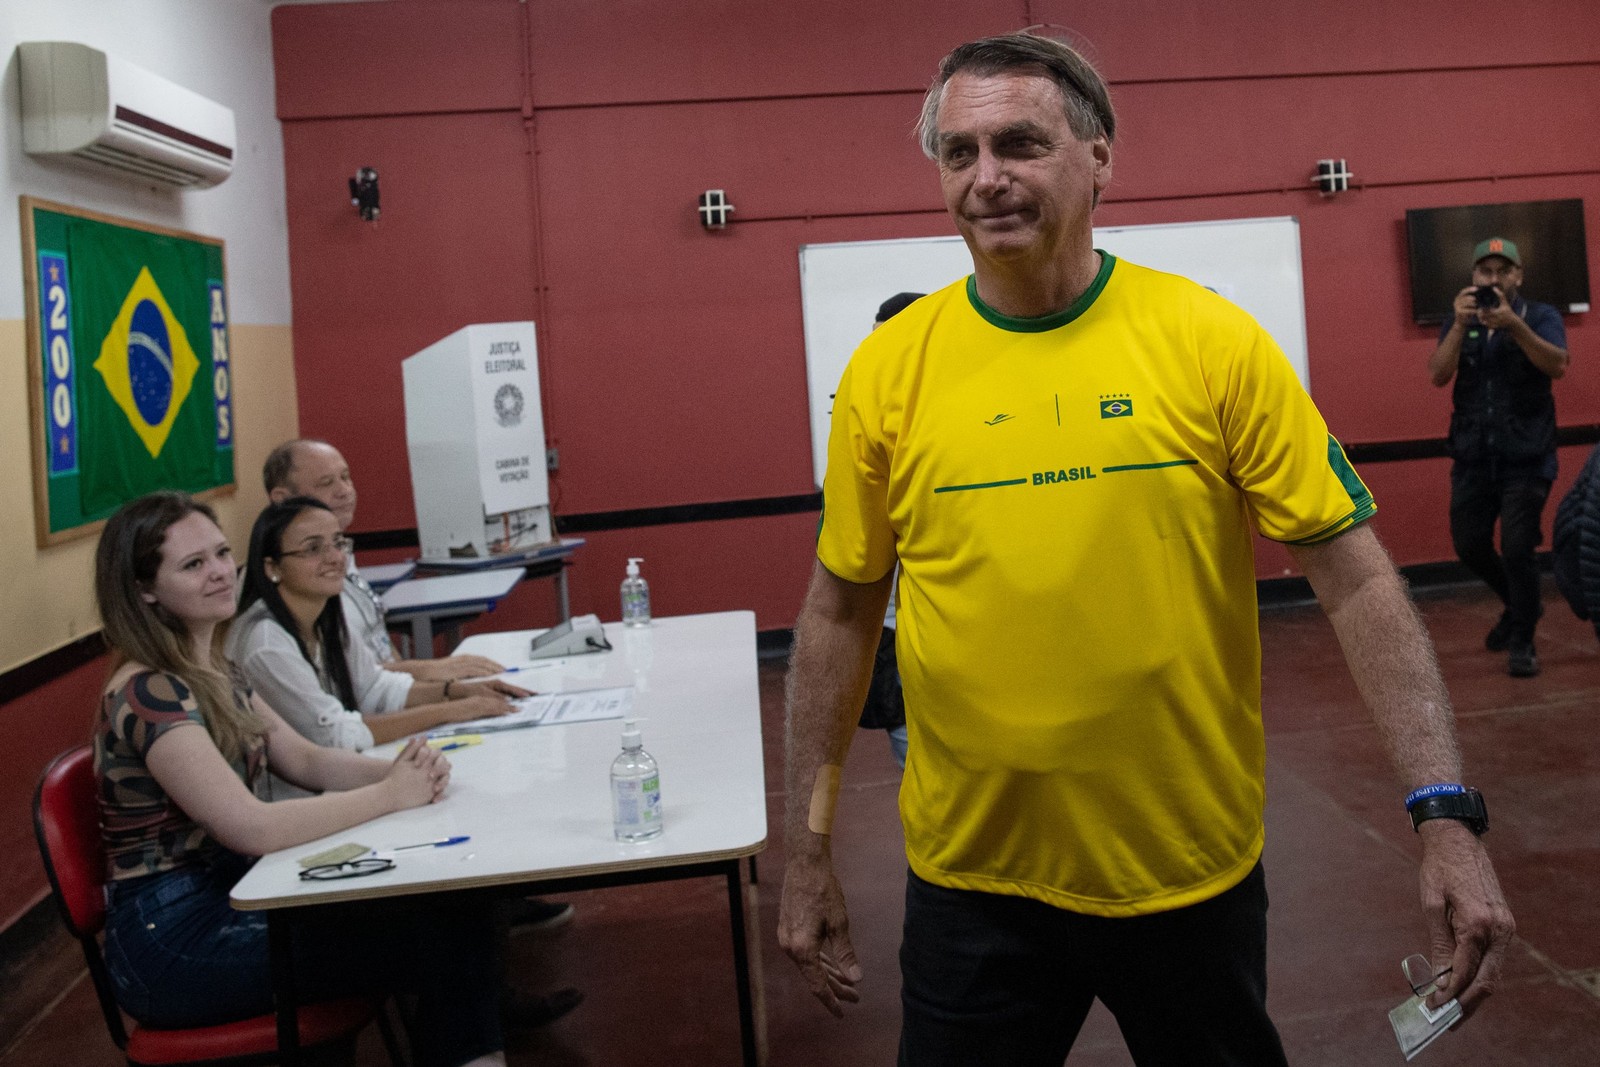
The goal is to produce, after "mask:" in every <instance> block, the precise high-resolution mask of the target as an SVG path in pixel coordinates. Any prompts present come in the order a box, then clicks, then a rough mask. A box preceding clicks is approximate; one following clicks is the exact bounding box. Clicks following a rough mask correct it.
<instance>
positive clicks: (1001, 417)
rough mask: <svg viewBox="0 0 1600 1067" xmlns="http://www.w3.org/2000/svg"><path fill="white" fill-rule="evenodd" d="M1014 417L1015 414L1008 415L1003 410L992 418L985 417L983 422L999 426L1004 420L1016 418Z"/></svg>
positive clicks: (986, 424) (987, 424)
mask: <svg viewBox="0 0 1600 1067" xmlns="http://www.w3.org/2000/svg"><path fill="white" fill-rule="evenodd" d="M1014 418H1016V416H1015V415H1007V414H1006V413H1005V412H1003V411H1002V412H1001V413H1000V414H998V415H996V416H995V417H994V418H992V419H984V420H983V424H984V425H985V426H998V425H1000V424H1001V423H1002V422H1005V421H1006V420H1008V419H1014Z"/></svg>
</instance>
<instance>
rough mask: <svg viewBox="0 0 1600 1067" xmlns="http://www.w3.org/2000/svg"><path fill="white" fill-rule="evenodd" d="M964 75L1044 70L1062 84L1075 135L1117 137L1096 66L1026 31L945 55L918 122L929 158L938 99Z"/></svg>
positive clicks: (934, 155)
mask: <svg viewBox="0 0 1600 1067" xmlns="http://www.w3.org/2000/svg"><path fill="white" fill-rule="evenodd" d="M963 73H964V74H971V75H974V76H976V77H980V78H988V77H993V76H994V75H996V74H1011V73H1016V74H1041V75H1043V76H1044V77H1047V78H1049V79H1050V80H1051V81H1053V82H1055V83H1056V85H1057V87H1058V88H1060V90H1061V100H1062V103H1063V104H1064V105H1065V107H1066V112H1067V125H1068V126H1069V127H1071V129H1072V135H1073V136H1074V137H1076V138H1078V140H1080V141H1090V140H1093V139H1094V138H1096V137H1098V136H1100V135H1101V134H1104V135H1105V138H1106V141H1107V143H1110V142H1113V141H1115V140H1116V139H1117V116H1116V112H1114V111H1112V110H1111V94H1110V93H1109V92H1108V91H1107V89H1106V83H1105V79H1104V78H1102V77H1100V72H1099V71H1097V70H1095V69H1094V65H1093V64H1091V63H1090V62H1089V61H1088V60H1087V59H1084V58H1083V56H1081V55H1079V54H1078V53H1077V52H1076V51H1074V50H1073V49H1072V48H1070V47H1069V46H1067V45H1065V44H1063V43H1062V42H1060V41H1057V40H1055V39H1053V38H1050V37H1041V36H1039V35H1038V34H1034V33H1027V32H1025V31H1024V32H1022V33H1007V34H1003V35H1002V36H999V37H985V38H984V39H983V40H981V41H971V42H968V43H967V44H964V45H962V46H961V47H959V48H957V49H956V50H955V51H954V52H951V53H950V54H949V55H947V56H945V57H944V60H943V62H941V63H940V64H939V74H938V76H937V77H935V78H934V79H933V86H932V87H931V88H930V89H929V90H928V95H927V98H926V99H925V100H923V102H922V118H921V119H920V120H919V121H918V122H917V136H918V138H919V139H920V140H921V141H922V151H923V152H925V153H926V154H927V156H928V158H929V159H932V160H935V161H937V160H938V158H939V103H940V101H942V100H943V99H944V86H945V83H946V82H948V81H949V80H950V79H951V78H953V77H954V76H955V75H957V74H963Z"/></svg>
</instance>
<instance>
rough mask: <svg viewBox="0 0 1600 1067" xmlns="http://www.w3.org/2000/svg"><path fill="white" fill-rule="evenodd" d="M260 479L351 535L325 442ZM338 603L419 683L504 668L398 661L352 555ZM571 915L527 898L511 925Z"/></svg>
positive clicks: (274, 497) (293, 452) (304, 448)
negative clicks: (319, 506) (305, 501)
mask: <svg viewBox="0 0 1600 1067" xmlns="http://www.w3.org/2000/svg"><path fill="white" fill-rule="evenodd" d="M261 481H262V483H263V484H264V485H265V486H266V489H267V497H268V499H270V500H271V501H272V502H273V503H274V504H276V503H281V502H282V501H284V500H287V499H289V498H290V497H296V496H308V497H311V498H312V499H313V500H320V501H322V502H323V503H324V504H326V505H328V509H329V510H330V511H332V512H333V514H334V517H335V518H337V519H338V520H339V532H340V533H346V532H348V531H349V529H350V526H351V524H352V523H354V522H355V518H356V483H355V479H353V478H352V477H351V476H350V464H348V463H346V462H345V461H344V457H343V456H342V455H340V454H339V450H338V449H337V448H334V447H333V446H332V445H330V444H328V442H326V441H318V440H314V439H311V438H297V439H295V440H293V441H285V442H284V443H283V444H281V445H279V446H278V447H277V448H274V449H273V450H272V451H271V452H269V453H268V454H267V459H266V462H265V463H263V464H262V465H261ZM340 600H341V606H342V607H343V608H344V624H345V628H346V630H348V631H349V634H350V640H351V641H352V642H355V641H362V642H365V643H366V645H367V647H369V648H370V649H371V650H372V652H373V655H375V656H377V658H378V662H379V663H380V664H382V665H383V669H384V670H388V671H401V672H403V673H405V674H409V675H411V676H412V677H413V678H415V679H416V680H417V681H419V682H448V681H454V680H456V679H461V678H482V677H485V676H487V675H491V674H499V673H500V672H501V671H503V670H504V669H505V667H504V666H503V665H501V664H499V663H496V662H495V661H494V660H492V659H489V658H487V657H485V656H446V657H444V658H443V659H398V658H397V657H396V656H395V652H394V645H393V644H392V643H391V642H390V640H389V630H388V628H387V627H385V626H384V624H383V602H382V601H380V600H379V599H378V594H377V593H375V592H374V591H373V589H372V586H370V585H368V584H367V582H366V579H364V578H362V577H361V574H360V572H359V571H358V570H357V569H356V558H355V555H354V554H353V553H352V554H350V555H348V556H347V557H346V566H345V581H344V592H343V593H342V594H341V597H340ZM418 651H421V650H418ZM428 651H430V652H431V651H432V649H429V650H428ZM572 915H573V908H572V905H571V904H565V903H561V902H558V901H550V900H544V899H542V898H540V897H528V898H526V899H525V900H521V901H518V903H517V905H516V907H515V909H514V911H513V913H512V915H511V917H510V921H511V925H512V926H513V927H515V928H517V929H519V930H552V929H555V928H556V927H559V926H564V925H566V924H567V923H568V922H570V921H571V920H572Z"/></svg>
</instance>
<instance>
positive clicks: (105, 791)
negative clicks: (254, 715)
mask: <svg viewBox="0 0 1600 1067" xmlns="http://www.w3.org/2000/svg"><path fill="white" fill-rule="evenodd" d="M233 697H234V700H235V701H238V702H239V703H240V704H243V705H248V703H249V699H250V694H249V691H248V690H246V689H244V688H242V687H240V686H238V685H237V684H235V686H234V691H233ZM189 722H193V723H196V724H198V725H199V726H200V728H201V729H205V719H204V717H203V716H202V715H201V713H200V706H199V704H198V703H196V701H195V698H194V695H193V694H192V693H191V692H190V691H189V687H188V686H187V685H185V684H184V683H183V680H182V679H181V678H179V677H177V676H176V675H173V674H167V673H165V672H163V671H149V670H147V671H140V672H139V673H137V674H135V675H133V676H132V677H130V678H129V679H128V680H127V681H126V682H124V683H123V684H122V685H121V686H120V687H118V688H117V689H115V690H113V691H111V692H109V693H107V694H106V695H105V697H104V698H103V699H102V700H101V703H100V717H99V719H98V721H97V722H96V724H95V737H94V766H95V771H96V773H97V775H98V777H99V781H100V828H101V832H102V834H103V835H104V839H105V850H106V874H107V877H109V878H110V879H111V880H113V881H116V880H119V879H124V878H139V877H142V876H143V875H147V874H157V873H159V872H161V871H170V870H174V869H176V868H178V867H184V866H188V865H190V864H199V863H205V862H207V861H208V860H209V858H210V857H211V856H212V854H213V853H215V852H216V850H218V849H220V848H221V847H222V846H221V845H220V844H218V843H217V842H216V841H215V840H213V839H212V838H211V837H210V836H209V835H207V833H206V832H205V830H203V829H201V827H200V826H199V825H197V824H196V823H195V821H194V820H193V819H191V818H189V816H188V815H186V814H184V812H183V809H182V808H179V807H178V805H177V804H175V803H173V801H172V799H171V798H170V797H168V796H167V794H166V791H165V790H163V789H162V788H161V786H160V785H159V784H158V783H157V782H156V780H155V778H154V777H153V776H152V775H151V774H150V771H149V770H148V769H147V768H146V767H145V762H144V760H145V755H146V754H147V753H149V751H150V746H151V745H152V744H154V743H155V740H156V738H158V737H160V736H161V735H162V734H164V733H166V732H167V731H168V730H171V729H172V728H174V727H176V726H181V725H183V724H184V723H189ZM265 757H266V741H265V739H264V738H258V739H256V741H255V743H254V745H253V746H252V747H251V749H250V751H249V752H247V753H246V755H245V757H244V758H243V759H241V760H238V761H235V762H234V764H233V769H234V771H235V773H237V774H238V775H239V777H240V779H241V780H243V781H244V783H245V785H246V786H247V787H248V788H249V789H250V790H251V791H252V792H253V793H255V794H256V795H257V796H263V791H264V790H265V788H266V778H267V776H266V775H265V774H263V773H262V771H263V770H264V769H265V767H266V758H265ZM263 799H265V797H264V796H263Z"/></svg>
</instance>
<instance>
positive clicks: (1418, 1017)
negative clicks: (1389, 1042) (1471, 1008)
mask: <svg viewBox="0 0 1600 1067" xmlns="http://www.w3.org/2000/svg"><path fill="white" fill-rule="evenodd" d="M1459 1018H1461V1005H1460V1003H1459V1002H1457V1001H1454V1000H1451V1001H1447V1002H1446V1003H1444V1004H1441V1005H1440V1006H1439V1008H1438V1009H1437V1010H1435V1009H1433V1008H1430V1007H1428V1003H1427V1001H1426V1000H1425V999H1424V998H1422V997H1419V996H1415V995H1413V996H1412V997H1411V998H1410V999H1408V1000H1407V1001H1406V1002H1405V1003H1404V1004H1401V1005H1400V1006H1399V1007H1397V1008H1395V1009H1394V1010H1392V1011H1390V1012H1389V1024H1390V1025H1391V1026H1393V1027H1394V1036H1395V1040H1396V1041H1398V1042H1400V1051H1401V1052H1403V1053H1405V1057H1406V1062H1408V1063H1409V1062H1410V1061H1412V1060H1414V1059H1416V1058H1417V1055H1418V1054H1419V1053H1420V1052H1421V1051H1422V1050H1423V1049H1425V1048H1427V1047H1428V1046H1429V1045H1431V1044H1433V1043H1434V1042H1435V1041H1436V1040H1438V1038H1439V1035H1440V1034H1442V1033H1444V1032H1445V1031H1446V1030H1448V1029H1450V1027H1451V1025H1452V1024H1453V1023H1455V1021H1456V1020H1457V1019H1459Z"/></svg>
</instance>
